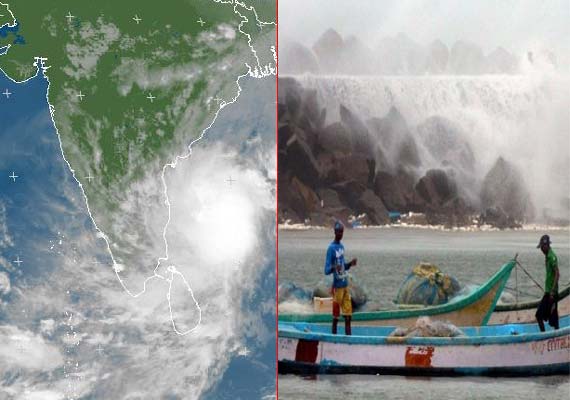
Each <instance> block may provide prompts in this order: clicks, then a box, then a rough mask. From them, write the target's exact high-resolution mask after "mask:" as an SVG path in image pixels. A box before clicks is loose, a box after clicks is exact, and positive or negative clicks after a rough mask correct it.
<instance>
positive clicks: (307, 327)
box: [278, 316, 570, 377]
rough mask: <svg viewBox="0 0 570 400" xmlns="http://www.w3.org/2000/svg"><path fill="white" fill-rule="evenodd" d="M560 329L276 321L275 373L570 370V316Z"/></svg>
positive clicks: (493, 373) (532, 372)
mask: <svg viewBox="0 0 570 400" xmlns="http://www.w3.org/2000/svg"><path fill="white" fill-rule="evenodd" d="M560 322H561V327H562V328H561V329H558V330H547V331H546V332H539V330H538V327H537V324H505V325H494V326H482V327H466V328H461V330H462V331H463V332H464V333H465V336H458V337H392V336H389V335H390V333H392V331H393V330H394V329H395V328H394V327H379V326H374V327H365V326H361V327H355V328H353V335H352V336H345V335H332V334H330V333H329V332H330V331H329V329H330V328H328V327H325V326H323V325H320V324H310V323H305V322H280V323H279V338H278V341H279V354H278V358H279V360H278V369H279V373H296V374H303V375H314V374H345V373H346V374H382V375H421V376H462V375H481V376H493V377H496V376H534V375H554V374H569V373H570V316H565V317H563V318H562V319H561V321H560Z"/></svg>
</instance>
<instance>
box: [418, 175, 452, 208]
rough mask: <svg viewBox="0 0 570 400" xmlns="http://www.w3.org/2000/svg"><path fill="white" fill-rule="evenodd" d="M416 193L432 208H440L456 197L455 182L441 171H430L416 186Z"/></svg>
mask: <svg viewBox="0 0 570 400" xmlns="http://www.w3.org/2000/svg"><path fill="white" fill-rule="evenodd" d="M416 191H417V192H418V194H419V195H420V196H421V197H422V198H423V199H424V200H425V202H426V203H428V204H430V205H432V206H441V205H443V204H444V203H445V202H447V201H448V200H451V199H452V198H453V197H455V196H456V195H457V185H456V184H455V181H454V180H453V179H451V178H450V177H448V175H447V173H446V172H445V171H444V170H441V169H430V170H428V171H427V172H426V174H425V176H423V177H422V178H421V179H420V180H419V182H418V183H417V184H416Z"/></svg>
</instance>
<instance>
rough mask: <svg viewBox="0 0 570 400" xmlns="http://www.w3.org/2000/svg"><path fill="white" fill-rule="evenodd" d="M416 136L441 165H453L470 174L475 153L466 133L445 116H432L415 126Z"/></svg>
mask: <svg viewBox="0 0 570 400" xmlns="http://www.w3.org/2000/svg"><path fill="white" fill-rule="evenodd" d="M416 129H417V131H418V136H419V137H420V140H421V143H422V144H423V146H424V147H425V149H426V150H427V151H428V153H429V155H430V156H431V157H432V158H433V159H434V160H436V161H438V162H440V167H441V166H453V167H454V168H457V169H460V170H464V171H465V172H466V173H469V174H472V173H473V171H474V168H475V154H474V153H473V149H472V147H471V144H470V143H469V141H468V140H467V137H466V136H467V135H466V134H465V133H464V132H463V130H462V129H461V128H460V127H459V125H457V124H455V123H454V122H452V121H450V120H449V119H447V118H444V117H440V116H433V117H429V118H427V119H426V120H425V121H423V122H422V123H421V124H420V125H418V126H417V128H416Z"/></svg>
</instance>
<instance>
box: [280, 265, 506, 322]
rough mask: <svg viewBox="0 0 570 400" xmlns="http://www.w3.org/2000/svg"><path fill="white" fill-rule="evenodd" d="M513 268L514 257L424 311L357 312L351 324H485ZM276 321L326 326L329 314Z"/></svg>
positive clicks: (416, 309)
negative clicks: (473, 286)
mask: <svg viewBox="0 0 570 400" xmlns="http://www.w3.org/2000/svg"><path fill="white" fill-rule="evenodd" d="M515 265H516V258H515V259H513V260H511V261H509V262H508V263H506V264H505V265H503V266H502V267H501V268H500V269H499V271H497V272H496V273H495V275H493V276H492V277H491V279H489V280H488V281H487V282H486V283H485V284H484V285H482V286H480V287H479V288H478V289H477V290H476V291H474V292H472V293H470V294H469V295H467V296H464V297H459V296H458V297H456V298H454V299H453V300H452V301H450V302H448V303H445V304H441V305H437V306H432V307H424V308H410V309H396V310H383V311H368V312H357V313H354V314H353V315H352V325H353V326H359V325H381V326H400V327H410V326H412V325H414V324H415V322H416V320H417V318H418V317H421V316H429V317H430V318H432V319H437V320H444V321H448V322H450V323H452V324H454V325H457V326H478V325H485V324H487V322H488V321H489V318H490V317H491V314H492V312H493V310H494V309H495V305H496V304H497V301H498V300H499V297H500V296H501V293H502V291H503V289H504V287H505V284H506V283H507V280H508V279H509V276H510V275H511V271H512V270H513V268H514V267H515ZM279 321H283V322H295V321H304V322H310V323H319V324H330V323H331V322H332V315H331V314H318V313H317V314H279Z"/></svg>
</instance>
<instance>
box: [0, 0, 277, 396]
mask: <svg viewBox="0 0 570 400" xmlns="http://www.w3.org/2000/svg"><path fill="white" fill-rule="evenodd" d="M276 28H277V27H276V4H275V2H274V1H270V0H241V1H240V0H172V1H162V2H161V1H150V0H141V1H134V0H128V1H109V0H101V1H71V0H58V1H55V0H46V1H41V2H39V1H31V0H14V1H8V0H4V1H0V139H1V145H0V399H6V400H63V399H66V400H67V399H74V400H99V399H116V400H120V399H125V400H139V399H140V400H142V399H165V400H177V399H198V398H200V399H226V398H227V399H230V398H231V399H274V398H276V387H275V357H276V355H275V313H276V310H275V292H276V287H275V274H276V272H275V262H276V259H275V231H276V226H275V208H276V179H277V177H276V174H277V173H276V151H275V129H276V127H275V120H276V75H277V50H276Z"/></svg>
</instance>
